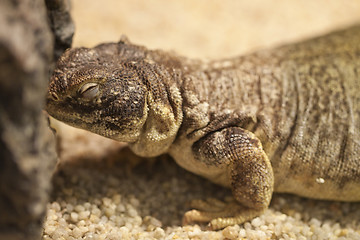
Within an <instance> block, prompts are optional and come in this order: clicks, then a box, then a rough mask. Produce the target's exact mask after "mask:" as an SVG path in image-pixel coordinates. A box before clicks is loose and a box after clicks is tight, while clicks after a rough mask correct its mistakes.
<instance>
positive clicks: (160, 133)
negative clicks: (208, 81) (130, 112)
mask: <svg viewBox="0 0 360 240" xmlns="http://www.w3.org/2000/svg"><path fill="white" fill-rule="evenodd" d="M139 66H140V67H141V75H142V76H143V79H144V83H145V85H146V88H147V98H146V102H147V110H148V112H147V119H146V121H145V124H144V125H143V127H142V129H141V131H140V134H139V137H138V140H137V141H135V142H133V143H130V144H129V145H130V148H131V149H132V151H134V153H136V154H137V155H139V156H146V157H152V156H158V155H160V154H163V153H165V152H167V151H168V148H169V147H170V145H171V144H172V143H173V141H174V140H175V137H176V134H177V132H178V130H179V127H180V125H181V123H182V118H183V112H182V97H181V94H180V90H179V87H178V85H177V82H178V81H177V80H176V79H175V78H176V77H179V74H177V73H176V70H175V69H173V70H171V71H172V72H171V71H169V69H166V68H164V67H162V65H159V64H152V63H149V62H142V63H141V65H139Z"/></svg>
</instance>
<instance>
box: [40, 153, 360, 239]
mask: <svg viewBox="0 0 360 240" xmlns="http://www.w3.org/2000/svg"><path fill="white" fill-rule="evenodd" d="M126 156H127V157H125V158H124V159H122V160H116V159H114V158H113V157H110V158H109V159H110V160H109V159H102V160H101V161H99V159H97V160H96V161H95V160H91V159H89V158H88V157H87V158H86V159H81V158H78V159H77V160H73V161H66V162H60V164H59V165H58V170H57V172H56V173H55V175H54V177H53V184H54V190H53V193H52V200H51V202H50V203H49V204H48V206H47V216H46V219H45V222H44V227H43V228H44V230H43V239H44V240H50V239H69V240H72V239H86V240H97V239H110V240H111V239H360V223H359V220H360V204H359V203H339V202H326V201H316V200H309V199H304V198H300V197H296V196H292V195H285V194H275V195H274V197H273V200H272V203H271V206H270V208H269V209H268V210H267V211H266V212H265V213H264V214H263V215H261V216H260V217H257V218H255V219H253V220H252V221H251V222H246V223H244V224H242V225H235V226H230V227H227V228H225V229H223V230H220V231H207V230H206V226H205V225H197V224H194V225H189V226H182V225H181V219H182V215H183V214H184V212H185V211H186V210H188V203H189V202H190V201H191V200H192V199H204V198H209V197H216V198H220V199H223V198H225V197H226V196H229V195H230V192H229V190H227V189H224V188H221V187H219V186H216V185H214V184H212V183H210V182H209V181H207V180H205V179H202V178H200V177H198V176H195V175H193V174H191V173H188V172H186V171H185V170H183V169H181V168H180V167H178V166H177V165H176V164H175V163H174V162H173V161H172V160H171V159H170V158H169V157H162V158H160V159H158V160H157V161H153V160H150V161H142V160H137V161H136V162H137V163H136V166H135V167H134V166H133V164H132V163H131V159H132V160H134V159H136V157H134V156H132V155H131V154H130V153H128V152H127V153H126ZM126 158H128V159H129V161H124V160H126Z"/></svg>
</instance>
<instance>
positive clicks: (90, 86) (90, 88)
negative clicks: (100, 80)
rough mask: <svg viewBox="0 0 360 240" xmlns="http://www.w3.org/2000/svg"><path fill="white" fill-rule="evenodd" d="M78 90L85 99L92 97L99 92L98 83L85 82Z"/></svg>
mask: <svg viewBox="0 0 360 240" xmlns="http://www.w3.org/2000/svg"><path fill="white" fill-rule="evenodd" d="M78 92H79V93H80V94H81V95H82V96H83V97H84V98H86V99H92V98H94V97H96V96H97V95H98V93H99V84H97V83H85V84H84V85H83V86H82V87H81V88H80V89H79V90H78Z"/></svg>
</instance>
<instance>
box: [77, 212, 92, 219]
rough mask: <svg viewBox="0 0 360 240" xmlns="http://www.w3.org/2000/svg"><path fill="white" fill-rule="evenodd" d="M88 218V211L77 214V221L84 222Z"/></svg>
mask: <svg viewBox="0 0 360 240" xmlns="http://www.w3.org/2000/svg"><path fill="white" fill-rule="evenodd" d="M89 216H90V211H89V210H85V211H82V212H79V219H80V220H85V219H87V218H88V217H89Z"/></svg>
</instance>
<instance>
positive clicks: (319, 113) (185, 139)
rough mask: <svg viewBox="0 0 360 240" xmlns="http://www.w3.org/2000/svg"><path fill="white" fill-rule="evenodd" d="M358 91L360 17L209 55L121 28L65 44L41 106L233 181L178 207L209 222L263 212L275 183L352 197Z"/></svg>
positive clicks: (357, 185)
mask: <svg viewBox="0 0 360 240" xmlns="http://www.w3.org/2000/svg"><path fill="white" fill-rule="evenodd" d="M359 92H360V25H359V26H353V27H350V28H348V29H344V30H338V31H335V32H332V33H329V34H326V35H323V36H319V37H316V38H312V39H309V40H305V41H300V42H297V43H292V44H286V45H282V46H278V47H274V48H270V49H263V50H259V51H254V52H252V53H248V54H245V55H242V56H238V57H232V58H226V59H221V60H207V61H204V60H197V59H188V58H186V57H183V56H180V55H178V54H176V53H174V52H167V51H163V50H149V49H147V48H146V47H144V46H139V45H135V44H133V43H131V42H130V41H129V40H128V39H127V37H125V36H123V37H122V38H121V39H120V41H119V42H116V43H103V44H100V45H97V46H96V47H94V48H84V47H80V48H72V49H69V50H67V51H66V52H65V53H64V54H63V55H62V57H61V58H60V59H59V61H58V62H57V64H56V68H55V70H54V72H53V75H52V77H51V79H50V83H49V88H48V93H47V98H46V107H45V108H46V111H47V112H48V113H49V114H50V115H51V116H53V117H54V118H56V119H58V120H60V121H63V122H65V123H67V124H69V125H71V126H74V127H77V128H82V129H85V130H88V131H91V132H94V133H96V134H99V135H102V136H105V137H108V138H111V139H114V140H117V141H121V142H127V143H128V144H129V147H130V148H131V150H132V151H133V152H134V153H135V154H137V155H139V156H144V157H153V156H158V155H161V154H164V153H168V154H169V155H170V156H172V158H173V159H174V160H175V161H176V162H177V163H178V164H179V165H180V166H181V167H183V168H185V169H186V170H188V171H190V172H193V173H195V174H198V175H200V176H202V177H205V178H207V179H209V180H210V181H213V182H214V183H216V184H219V185H222V186H225V187H229V188H231V191H232V195H233V198H232V199H229V200H226V201H220V200H216V199H207V200H198V201H194V202H193V204H192V205H193V207H194V209H192V210H189V211H188V212H186V213H185V215H184V223H185V224H187V223H192V222H205V223H209V224H208V226H209V227H210V228H211V229H214V230H216V229H221V228H224V227H226V226H230V225H234V224H241V223H244V222H246V221H249V220H251V219H252V218H254V217H256V216H259V215H261V214H262V213H263V212H264V211H265V210H266V209H267V208H268V206H269V204H270V201H271V198H272V195H273V193H274V192H280V193H292V194H296V195H300V196H303V197H308V198H314V199H325V200H333V201H349V202H356V201H360V93H359Z"/></svg>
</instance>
